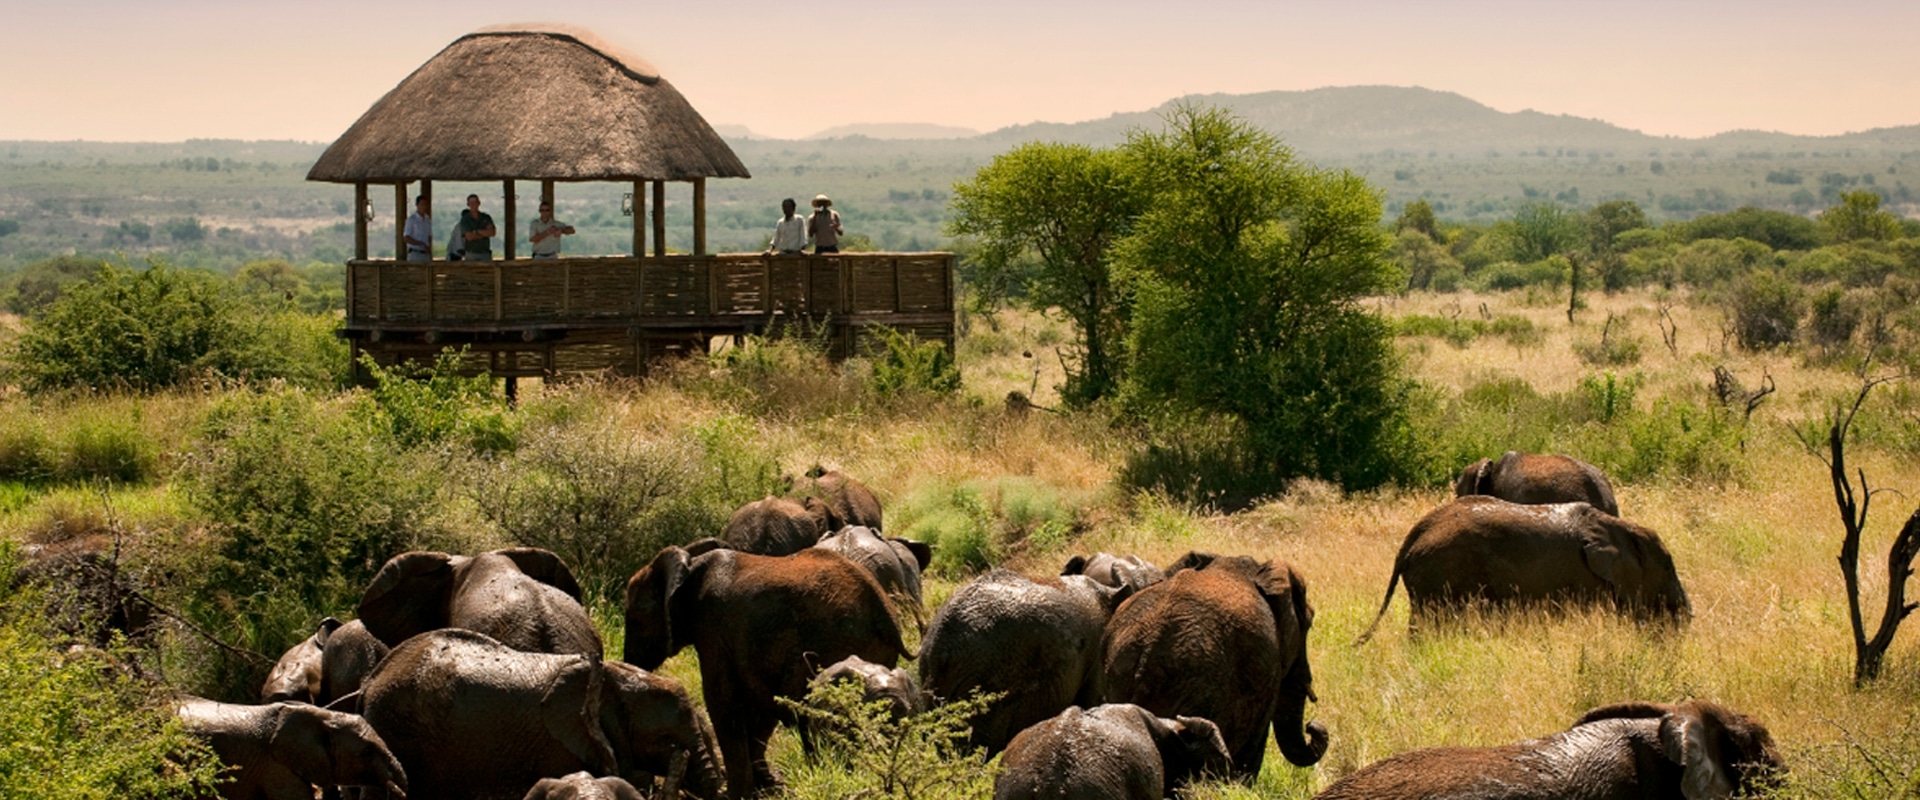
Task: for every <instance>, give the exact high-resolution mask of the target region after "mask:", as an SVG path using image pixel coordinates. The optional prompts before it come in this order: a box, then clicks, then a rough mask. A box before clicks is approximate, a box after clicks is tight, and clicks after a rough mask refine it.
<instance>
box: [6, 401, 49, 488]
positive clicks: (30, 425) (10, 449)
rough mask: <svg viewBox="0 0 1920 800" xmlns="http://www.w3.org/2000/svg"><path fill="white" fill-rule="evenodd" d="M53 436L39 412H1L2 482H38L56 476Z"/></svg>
mask: <svg viewBox="0 0 1920 800" xmlns="http://www.w3.org/2000/svg"><path fill="white" fill-rule="evenodd" d="M54 469H55V456H54V445H53V439H52V437H51V436H50V435H49V434H48V432H47V427H46V425H45V424H44V423H42V422H41V421H40V416H39V415H38V414H29V413H16V414H7V415H0V481H19V482H22V483H38V482H41V481H45V480H48V479H50V478H52V477H53V473H54Z"/></svg>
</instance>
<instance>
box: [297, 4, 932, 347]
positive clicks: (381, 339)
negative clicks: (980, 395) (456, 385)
mask: <svg viewBox="0 0 1920 800" xmlns="http://www.w3.org/2000/svg"><path fill="white" fill-rule="evenodd" d="M747 177H750V176H749V175H748V172H747V168H746V166H745V165H744V164H742V163H741V162H740V159H739V157H738V156H736V155H734V153H733V150H732V149H731V148H729V147H728V146H727V143H726V142H725V141H724V140H722V139H721V138H720V136H719V135H718V134H716V133H714V131H713V127H712V126H710V125H708V124H707V121H706V120H705V119H704V118H702V117H701V116H700V114H699V112H697V111H695V110H694V108H693V106H692V104H690V103H688V102H687V100H686V98H685V97H683V96H682V95H681V94H680V93H679V92H678V91H677V90H675V89H674V88H673V85H672V84H670V83H668V82H667V80H666V79H665V78H663V77H661V75H660V74H659V72H658V71H657V70H655V69H654V68H653V67H652V66H651V65H649V64H647V63H646V62H645V61H642V60H641V59H639V58H637V57H634V56H632V55H630V54H627V53H625V52H623V51H621V50H620V49H618V48H616V47H613V46H611V45H609V44H607V43H606V42H604V41H601V40H600V39H599V38H598V37H596V36H594V35H593V34H591V33H588V32H586V31H582V30H579V29H574V28H566V27H559V26H550V25H514V26H500V27H492V28H484V29H481V30H479V31H475V32H474V33H471V34H468V35H466V36H462V37H460V38H459V39H457V40H455V41H454V42H453V43H452V44H450V45H448V46H447V48H446V49H444V50H442V51H440V53H439V54H438V55H435V56H434V57H433V58H432V59H431V60H429V61H428V62H427V63H426V64H424V65H422V66H421V67H420V68H419V69H418V70H415V71H414V73H413V74H412V75H409V76H407V78H406V79H405V80H403V81H401V82H400V84H399V85H398V86H395V87H394V88H393V90H392V91H389V92H388V93H387V94H386V96H384V97H382V98H380V100H379V101H378V102H376V103H374V104H373V107H372V108H369V109H368V110H367V112H366V113H365V114H363V115H361V117H360V119H359V120H358V121H357V122H355V123H354V124H353V126H352V127H350V128H348V129H347V132H346V133H344V134H342V135H341V136H340V138H339V139H338V140H337V141H335V142H334V143H333V145H332V146H330V147H328V148H327V151H326V152H325V153H324V154H322V155H321V157H320V159H319V160H318V161H317V162H315V163H314V166H313V169H312V170H311V171H309V172H308V173H307V179H308V180H312V181H327V182H332V183H347V184H352V185H353V186H354V194H355V202H354V208H355V209H356V212H355V225H354V257H353V260H352V261H350V262H348V265H347V315H346V323H345V325H344V326H343V328H342V332H341V333H342V335H343V336H345V337H346V338H347V339H348V340H350V342H352V344H353V350H354V356H355V358H356V361H357V359H358V356H359V354H360V353H361V352H368V353H372V354H373V355H374V357H375V359H376V360H377V361H379V362H381V363H395V362H399V361H403V360H409V359H414V360H417V359H424V358H431V357H432V356H433V355H434V354H436V353H438V352H440V351H441V350H442V349H443V348H447V347H453V348H455V349H459V348H461V347H466V348H468V352H469V357H468V359H467V361H466V362H465V363H466V365H467V367H468V368H469V369H470V370H471V371H473V372H476V373H477V372H489V373H492V374H495V375H502V376H507V377H509V378H512V377H519V376H534V375H553V374H556V373H565V372H580V371H593V370H602V371H613V372H616V373H621V374H632V373H637V372H640V371H643V370H644V369H645V368H646V364H647V362H648V361H649V360H650V359H651V358H653V357H655V356H658V355H661V354H666V353H675V352H686V351H690V350H696V349H704V348H705V346H706V343H707V342H708V341H709V340H710V339H711V338H712V337H714V336H723V335H737V334H740V333H749V332H760V331H769V332H778V331H780V330H786V329H795V328H805V329H811V330H822V329H823V328H824V330H826V331H827V333H828V336H829V341H830V342H831V347H832V350H833V352H834V354H835V355H839V356H844V355H847V354H849V353H851V352H853V351H854V350H855V349H856V348H857V347H858V344H859V342H860V332H861V330H862V329H864V328H866V327H868V326H872V325H882V324H884V325H891V326H895V327H899V328H903V329H908V330H913V331H914V332H916V333H918V334H920V335H921V336H922V337H923V338H932V339H938V340H941V341H947V342H951V341H952V334H953V288H952V286H953V284H952V280H953V278H952V274H953V256H952V254H950V253H850V254H843V255H825V256H815V255H808V256H797V257H796V256H789V257H774V258H769V257H765V256H762V255H760V254H757V253H755V254H728V255H715V254H710V253H708V252H707V243H706V181H707V179H708V178H747ZM436 180H440V181H501V182H502V189H503V197H504V198H505V204H504V207H503V208H501V209H500V210H499V213H500V217H499V219H498V220H497V223H498V224H497V227H498V229H499V230H500V237H499V238H500V239H501V240H502V242H503V243H504V245H505V246H504V252H502V253H501V254H502V255H504V259H503V260H501V261H492V262H446V261H437V260H436V261H429V262H424V263H422V262H407V261H403V260H396V259H384V258H383V259H374V258H369V257H368V223H369V219H370V217H371V216H372V211H373V206H372V203H371V198H370V197H369V187H370V186H379V185H387V186H392V187H393V209H394V212H393V217H392V218H393V223H394V249H393V252H394V253H396V254H403V253H405V252H406V249H407V248H406V244H405V239H404V235H403V232H402V231H403V229H404V222H405V220H406V218H407V215H408V214H409V213H410V211H411V208H412V202H411V200H412V198H411V197H410V196H409V195H410V194H413V193H417V194H420V195H425V196H427V197H429V198H431V197H432V192H433V181H436ZM516 181H539V183H540V199H541V200H542V201H543V202H552V199H553V197H554V187H555V185H556V184H557V183H566V182H581V181H603V182H617V183H622V184H630V185H631V187H632V192H631V195H630V198H631V202H630V203H628V204H626V208H625V209H623V210H630V211H631V213H632V216H633V243H632V250H631V255H616V256H598V257H586V258H581V257H568V258H560V259H545V260H540V261H530V260H525V259H523V258H521V257H520V254H519V253H517V252H516V239H517V236H516V235H515V234H516V233H517V232H518V230H519V227H518V226H519V225H521V224H524V221H523V220H522V219H521V217H520V209H519V208H517V207H516V203H515V193H514V190H515V183H516ZM676 182H684V183H688V184H690V185H691V200H692V210H693V248H692V250H693V252H692V253H690V254H669V253H668V252H667V249H666V243H665V240H666V215H665V207H666V202H667V195H666V184H668V183H676ZM416 183H417V184H418V188H417V191H416V192H412V193H410V192H409V186H410V185H411V184H416ZM649 189H651V192H650V194H651V203H649V202H648V197H649V191H648V190H649ZM649 206H650V208H651V212H652V213H651V219H652V225H651V228H652V237H651V238H652V244H653V248H652V252H651V253H648V252H647V246H646V245H647V243H648V242H647V240H648V230H647V228H648V227H649V226H648V225H647V224H646V220H647V219H648V217H649V215H648V213H647V211H648V210H649ZM452 224H453V220H436V221H435V228H436V234H437V235H439V236H442V237H444V236H445V235H446V233H447V232H448V231H449V230H450V229H451V225H452Z"/></svg>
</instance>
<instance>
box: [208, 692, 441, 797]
mask: <svg viewBox="0 0 1920 800" xmlns="http://www.w3.org/2000/svg"><path fill="white" fill-rule="evenodd" d="M174 715H175V717H177V718H178V719H179V720H180V722H181V724H182V726H183V727H185V728H186V730H187V732H188V733H190V734H192V735H194V736H195V737H198V738H199V739H200V740H201V741H204V742H206V743H207V745H208V746H209V747H211V748H212V749H213V752H214V754H215V755H217V756H219V757H220V761H221V763H223V764H226V765H227V766H228V767H230V768H231V769H232V772H231V773H230V774H229V775H227V776H224V777H225V780H223V782H222V783H220V785H219V793H220V797H222V798H226V800H313V796H314V787H316V786H318V787H321V788H332V787H335V786H369V787H374V788H376V789H384V790H386V791H387V792H389V793H390V794H391V795H392V796H394V797H401V798H404V797H406V796H407V774H406V770H404V769H403V768H402V767H401V766H400V761H399V760H397V759H396V758H395V757H394V755H393V752H392V751H390V750H388V749H387V745H386V742H384V741H382V740H381V738H380V735H379V734H378V733H376V732H375V731H374V729H373V727H371V726H370V725H368V724H367V721H366V720H365V719H362V718H360V717H359V716H356V715H354V714H345V713H341V712H337V711H329V710H327V709H324V708H320V707H317V706H312V705H307V704H305V703H271V704H268V705H260V706H247V705H234V704H232V703H216V702H214V701H212V700H205V699H202V698H198V697H183V698H180V699H179V700H178V701H176V703H175V706H174Z"/></svg>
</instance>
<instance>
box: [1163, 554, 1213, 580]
mask: <svg viewBox="0 0 1920 800" xmlns="http://www.w3.org/2000/svg"><path fill="white" fill-rule="evenodd" d="M1218 558H1219V556H1217V555H1214V554H1212V553H1202V552H1200V551H1198V550H1189V551H1187V554H1186V555H1184V556H1181V557H1179V558H1177V559H1174V562H1173V563H1171V564H1168V565H1167V577H1169V578H1171V577H1173V573H1176V572H1179V571H1180V570H1183V569H1206V568H1207V565H1208V564H1212V563H1213V562H1214V561H1215V560H1216V559H1218Z"/></svg>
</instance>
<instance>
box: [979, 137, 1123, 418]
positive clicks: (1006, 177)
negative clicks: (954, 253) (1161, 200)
mask: <svg viewBox="0 0 1920 800" xmlns="http://www.w3.org/2000/svg"><path fill="white" fill-rule="evenodd" d="M1143 199H1144V198H1143V197H1142V196H1141V195H1140V194H1139V193H1138V192H1136V191H1135V190H1134V187H1133V184H1132V181H1131V179H1130V178H1129V176H1128V175H1127V173H1126V170H1125V164H1124V161H1123V159H1122V158H1121V155H1120V154H1119V153H1118V152H1117V151H1114V150H1096V149H1093V148H1090V147H1085V146H1083V145H1073V144H1053V143H1040V142H1035V143H1031V144H1025V145H1021V146H1019V147H1016V148H1014V149H1013V150H1010V151H1008V152H1006V153H1003V154H1001V155H1000V156H998V157H996V158H994V160H993V162H992V163H990V164H988V165H987V166H986V167H984V168H982V169H981V170H980V171H979V172H978V173H976V174H975V175H974V177H973V179H972V180H968V181H962V182H960V183H959V184H956V185H955V186H954V197H953V220H952V221H951V222H950V223H948V227H947V230H948V232H949V233H951V234H954V235H958V236H972V237H976V241H977V243H978V246H979V249H978V250H977V251H975V253H974V254H973V259H972V260H973V262H974V267H975V268H976V269H977V273H976V275H975V276H974V277H975V286H976V287H978V288H979V290H980V291H982V292H983V293H984V299H986V300H987V301H989V302H998V301H1002V300H1006V299H1008V298H1016V297H1017V298H1020V299H1021V300H1022V301H1023V302H1024V303H1025V304H1026V305H1028V306H1029V307H1032V308H1034V309H1036V310H1039V311H1042V312H1046V311H1051V310H1055V309H1057V310H1058V312H1059V313H1061V314H1064V315H1065V316H1066V317H1067V318H1068V319H1069V320H1071V321H1072V322H1073V324H1074V326H1075V327H1076V328H1078V333H1079V335H1080V356H1079V358H1078V359H1077V363H1074V364H1068V365H1067V385H1066V386H1065V387H1063V388H1062V390H1061V395H1062V397H1063V398H1064V399H1066V400H1067V401H1068V402H1070V403H1075V404H1085V403H1089V402H1092V401H1095V400H1098V399H1101V398H1103V397H1108V396H1110V395H1112V394H1113V392H1114V389H1115V388H1116V387H1117V386H1118V385H1119V381H1120V377H1121V375H1122V374H1123V373H1124V372H1125V370H1124V365H1123V364H1122V363H1121V358H1122V353H1123V351H1122V349H1121V348H1122V342H1123V340H1124V338H1125V336H1126V332H1127V302H1126V298H1125V297H1124V296H1123V295H1122V294H1121V293H1119V292H1118V291H1116V290H1115V287H1114V284H1113V280H1112V273H1111V270H1110V269H1109V265H1108V258H1109V253H1110V251H1111V250H1112V247H1113V244H1114V242H1116V241H1118V240H1119V239H1120V237H1122V236H1124V235H1125V234H1126V232H1127V230H1128V227H1129V225H1130V224H1131V223H1132V220H1133V218H1134V216H1135V215H1136V214H1137V213H1138V210H1139V208H1140V203H1141V202H1142V200H1143Z"/></svg>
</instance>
